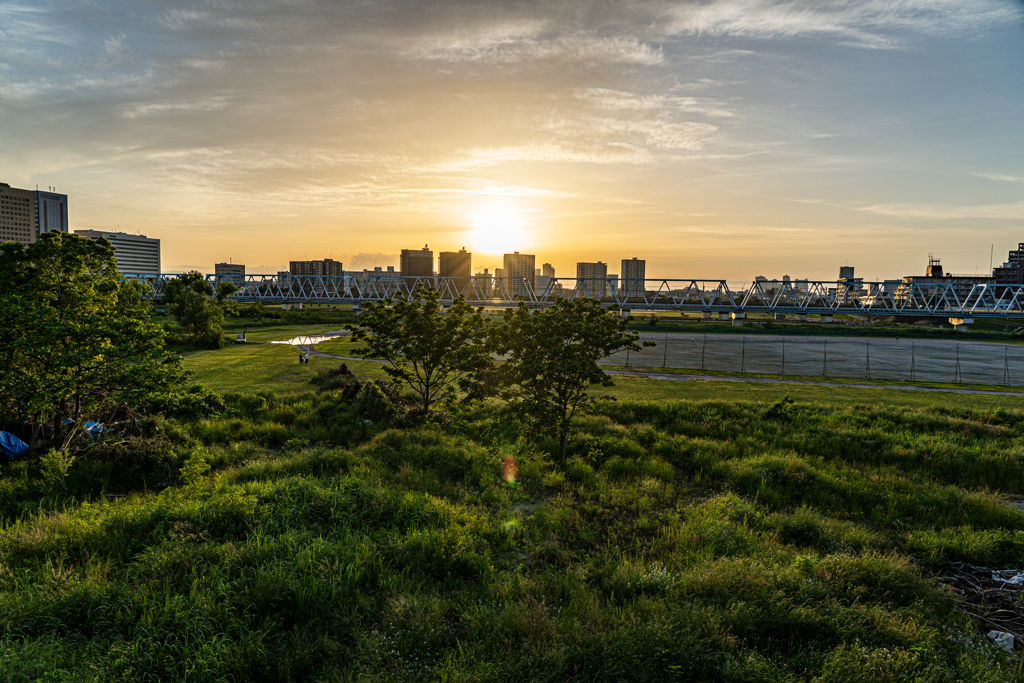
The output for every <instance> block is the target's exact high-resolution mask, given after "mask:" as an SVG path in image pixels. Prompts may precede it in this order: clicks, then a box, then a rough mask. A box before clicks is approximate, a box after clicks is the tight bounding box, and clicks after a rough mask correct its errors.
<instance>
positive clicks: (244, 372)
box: [184, 325, 1024, 409]
mask: <svg viewBox="0 0 1024 683" xmlns="http://www.w3.org/2000/svg"><path fill="white" fill-rule="evenodd" d="M319 331H320V330H319V329H317V326H311V325H302V326H298V325H296V326H288V327H285V326H282V327H279V328H277V329H276V330H274V333H275V334H274V335H270V331H269V330H267V331H261V332H263V334H261V336H263V335H264V334H265V335H267V336H273V338H275V339H287V338H290V337H293V336H297V335H299V334H316V333H318V332H319ZM249 338H250V339H252V338H253V335H252V333H250V337H249ZM355 346H356V345H355V344H353V343H352V342H351V341H350V340H349V339H347V338H339V339H332V340H329V341H326V342H322V343H320V344H317V345H316V347H315V348H316V350H317V351H320V352H321V353H328V354H331V355H336V356H349V355H353V353H352V352H353V349H354V348H355ZM184 356H185V365H186V367H187V368H188V369H189V370H190V371H192V373H193V376H194V380H195V381H196V382H199V383H201V384H205V385H206V386H208V387H210V388H211V389H213V390H214V391H217V392H221V393H254V392H260V391H268V392H271V393H275V394H294V393H305V392H309V391H315V390H316V388H317V387H316V385H314V384H310V383H309V380H310V379H311V378H312V377H313V376H314V375H315V374H316V373H317V372H319V371H322V370H326V369H328V368H333V367H337V366H338V365H340V364H341V363H342V362H343V361H340V360H335V359H331V358H319V357H316V356H310V358H309V364H308V365H307V364H303V365H300V364H299V362H298V357H299V352H298V350H297V349H296V348H295V347H292V346H289V345H287V344H269V343H250V344H237V345H231V346H228V347H227V348H224V349H220V350H217V351H196V352H191V353H187V354H184ZM344 362H345V363H346V364H347V365H348V367H349V368H350V369H351V370H352V371H353V372H354V373H355V374H356V376H357V377H359V379H361V380H367V379H386V375H385V374H384V372H383V370H382V368H381V365H380V364H379V363H373V362H370V361H344ZM595 393H598V394H600V395H604V396H612V397H615V398H617V399H627V398H628V399H636V400H642V401H664V400H674V399H687V400H696V401H700V400H708V399H711V400H721V401H752V402H769V403H770V402H773V401H777V400H779V399H780V398H782V397H783V396H785V395H787V394H788V395H789V396H790V397H792V398H793V399H794V400H797V401H805V402H813V403H824V404H832V405H851V404H858V405H876V406H893V407H907V408H926V407H929V406H935V405H944V406H955V407H963V408H979V409H994V408H997V407H1005V408H1024V396H1001V395H995V394H993V395H985V394H957V393H952V392H924V391H912V390H908V389H859V388H854V387H835V386H815V385H799V384H754V383H744V382H731V381H714V380H687V381H675V380H658V379H646V378H641V377H615V386H613V387H608V388H603V387H602V388H600V389H595Z"/></svg>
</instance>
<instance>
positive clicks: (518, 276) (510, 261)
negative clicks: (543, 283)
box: [503, 251, 537, 288]
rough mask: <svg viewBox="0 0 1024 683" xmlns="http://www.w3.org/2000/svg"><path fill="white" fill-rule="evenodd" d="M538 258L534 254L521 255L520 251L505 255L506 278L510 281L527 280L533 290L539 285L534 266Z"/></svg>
mask: <svg viewBox="0 0 1024 683" xmlns="http://www.w3.org/2000/svg"><path fill="white" fill-rule="evenodd" d="M536 262H537V257H536V256H534V255H533V254H520V253H519V252H518V251H517V252H514V253H511V254H505V258H504V264H503V265H504V266H505V268H504V271H505V277H506V278H508V279H509V280H526V281H528V282H529V283H530V287H531V288H533V287H535V286H536V285H537V276H536V275H534V264H535V263H536Z"/></svg>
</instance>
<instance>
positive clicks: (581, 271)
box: [576, 261, 608, 299]
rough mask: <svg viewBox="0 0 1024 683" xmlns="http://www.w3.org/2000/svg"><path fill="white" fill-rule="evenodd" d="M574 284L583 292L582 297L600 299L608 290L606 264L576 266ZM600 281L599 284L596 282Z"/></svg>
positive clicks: (582, 263)
mask: <svg viewBox="0 0 1024 683" xmlns="http://www.w3.org/2000/svg"><path fill="white" fill-rule="evenodd" d="M576 280H577V282H576V284H577V285H578V286H580V287H581V288H582V290H583V295H584V296H587V297H590V298H591V299H600V298H601V297H603V296H604V295H605V292H606V291H607V289H608V264H607V263H601V262H600V261H598V262H597V263H586V262H581V263H577V264H576ZM596 280H600V282H596Z"/></svg>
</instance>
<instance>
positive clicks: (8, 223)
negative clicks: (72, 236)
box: [0, 183, 68, 244]
mask: <svg viewBox="0 0 1024 683" xmlns="http://www.w3.org/2000/svg"><path fill="white" fill-rule="evenodd" d="M25 228H28V233H29V234H28V236H27V237H26V235H25ZM53 230H56V231H59V232H65V233H66V232H68V196H67V195H66V194H57V193H56V192H51V191H43V190H22V189H18V188H16V187H11V186H10V185H8V184H7V183H0V242H10V241H13V242H21V243H22V244H31V243H32V242H35V241H36V240H37V239H39V236H40V235H42V234H43V233H44V232H50V231H53Z"/></svg>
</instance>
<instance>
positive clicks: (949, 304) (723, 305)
mask: <svg viewBox="0 0 1024 683" xmlns="http://www.w3.org/2000/svg"><path fill="white" fill-rule="evenodd" d="M123 277H124V278H125V279H128V280H134V281H139V282H142V283H144V284H145V285H147V286H148V287H149V288H150V291H151V292H152V296H154V298H156V299H158V300H159V299H160V298H162V296H163V290H164V285H165V284H166V283H167V281H168V280H170V279H173V278H174V277H176V276H174V275H155V274H148V273H126V274H124V276H123ZM206 279H207V281H209V282H210V283H211V284H212V285H214V286H216V284H217V283H218V282H222V281H226V280H229V281H231V282H233V283H235V285H236V286H237V287H238V291H237V292H236V293H235V294H234V295H232V297H231V299H233V300H235V301H239V302H261V303H267V304H285V303H287V304H300V303H310V304H313V303H317V304H355V305H360V304H366V303H371V302H377V301H382V300H384V299H389V298H390V299H398V298H408V299H412V298H413V293H414V292H415V290H416V288H417V287H421V286H422V287H432V288H434V289H436V290H437V291H438V292H439V293H440V298H441V301H442V303H444V304H448V303H451V302H452V301H453V300H454V299H456V298H457V297H458V296H460V295H461V296H464V297H465V299H466V302H467V303H469V304H472V305H474V306H488V307H496V308H504V307H509V306H515V305H517V304H518V303H519V302H523V303H525V304H526V305H527V306H530V307H537V308H543V307H546V306H550V305H552V304H553V303H554V302H555V301H557V300H558V299H568V300H570V301H571V300H577V299H584V298H589V299H597V300H599V301H601V302H602V303H603V304H605V305H607V306H609V307H611V306H616V307H618V308H620V309H622V310H625V311H631V310H644V311H679V312H700V313H703V314H704V317H705V318H710V317H712V316H715V315H717V316H720V317H721V318H723V319H724V318H726V317H731V318H733V319H742V318H744V317H745V316H746V315H747V314H785V315H794V316H797V317H802V316H806V315H809V314H811V315H823V316H833V315H862V316H863V315H867V316H897V317H915V318H922V317H943V318H951V319H959V320H961V323H960V324H963V323H969V322H970V320H971V319H973V318H1020V319H1024V285H1006V284H992V283H986V284H964V283H963V282H962V281H961V282H958V283H954V282H942V281H939V280H936V281H932V282H914V281H912V282H893V281H889V282H863V281H859V280H857V281H844V280H838V281H832V280H800V281H792V282H781V283H780V282H778V281H775V282H764V281H760V280H755V281H753V282H751V283H750V284H749V285H744V286H740V287H736V286H735V283H734V285H733V286H732V287H730V286H729V284H728V283H727V282H726V281H725V280H673V279H666V280H655V279H646V280H639V279H637V280H618V279H615V278H611V279H608V280H603V279H577V278H552V279H551V280H550V282H549V283H548V284H546V285H545V286H543V287H540V288H538V287H535V286H534V285H533V284H532V283H531V282H530V280H529V279H527V278H522V279H519V278H493V277H484V276H474V277H437V276H434V277H403V276H396V275H369V276H367V277H354V276H349V275H346V276H318V275H207V276H206ZM951 321H952V320H951ZM955 324H956V323H955Z"/></svg>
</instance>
